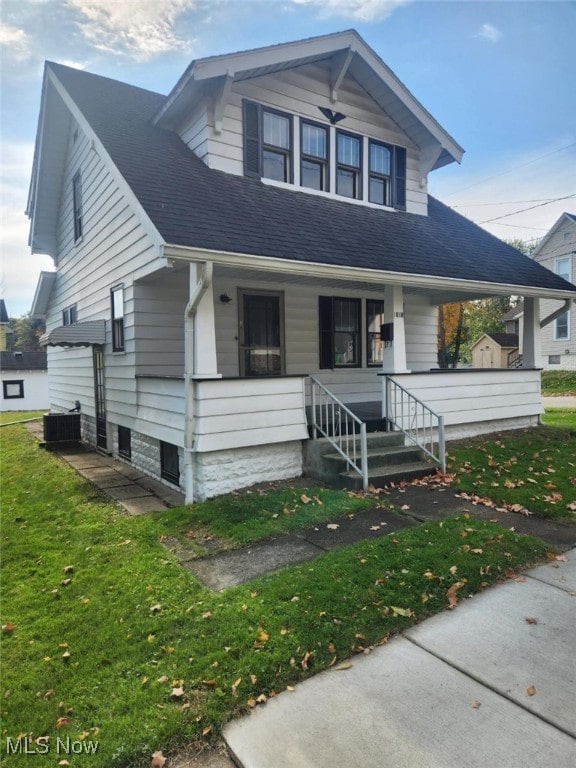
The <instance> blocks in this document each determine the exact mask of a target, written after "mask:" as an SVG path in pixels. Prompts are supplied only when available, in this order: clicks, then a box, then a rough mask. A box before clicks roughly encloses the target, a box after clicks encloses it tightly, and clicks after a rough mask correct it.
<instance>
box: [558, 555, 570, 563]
mask: <svg viewBox="0 0 576 768" xmlns="http://www.w3.org/2000/svg"><path fill="white" fill-rule="evenodd" d="M556 560H560V562H562V563H567V562H568V558H567V557H566V555H556Z"/></svg>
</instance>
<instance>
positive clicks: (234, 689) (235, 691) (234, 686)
mask: <svg viewBox="0 0 576 768" xmlns="http://www.w3.org/2000/svg"><path fill="white" fill-rule="evenodd" d="M241 682H242V678H241V677H239V678H238V679H237V680H236V681H235V682H234V683H233V684H232V696H238V686H239V685H240V683H241Z"/></svg>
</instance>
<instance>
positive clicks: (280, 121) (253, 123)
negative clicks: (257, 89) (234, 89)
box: [244, 101, 292, 182]
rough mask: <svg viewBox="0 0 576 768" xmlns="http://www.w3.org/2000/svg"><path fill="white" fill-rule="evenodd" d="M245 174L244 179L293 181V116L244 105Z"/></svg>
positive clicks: (253, 104)
mask: <svg viewBox="0 0 576 768" xmlns="http://www.w3.org/2000/svg"><path fill="white" fill-rule="evenodd" d="M244 172H245V174H246V175H247V176H256V177H257V178H265V179H273V180H274V181H284V182H290V181H292V116H291V115H288V114H285V113H284V112H279V111H277V110H275V109H268V108H267V107H263V106H262V105H260V104H255V103H254V102H252V101H245V102H244Z"/></svg>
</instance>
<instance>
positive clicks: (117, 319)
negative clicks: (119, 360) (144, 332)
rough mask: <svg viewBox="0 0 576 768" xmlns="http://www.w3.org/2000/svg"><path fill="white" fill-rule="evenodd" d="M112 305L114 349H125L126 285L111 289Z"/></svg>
mask: <svg viewBox="0 0 576 768" xmlns="http://www.w3.org/2000/svg"><path fill="white" fill-rule="evenodd" d="M110 298H111V305H112V350H113V351H114V352H123V351H124V286H122V285H119V286H117V287H116V288H112V290H111V291H110Z"/></svg>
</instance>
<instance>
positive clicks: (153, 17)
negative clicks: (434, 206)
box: [0, 0, 576, 317]
mask: <svg viewBox="0 0 576 768" xmlns="http://www.w3.org/2000/svg"><path fill="white" fill-rule="evenodd" d="M0 13H1V26H0V48H1V55H2V59H1V65H2V67H1V75H0V76H1V86H2V90H1V98H2V103H1V107H2V118H1V120H2V146H1V156H0V166H1V167H0V172H1V178H2V231H1V237H2V242H1V248H2V262H3V264H2V266H3V278H2V296H3V297H4V298H5V299H6V303H7V307H8V311H9V314H10V315H11V316H15V317H17V316H20V315H22V314H24V313H26V312H27V311H29V309H30V305H31V301H32V297H33V295H34V289H35V286H36V281H37V277H38V273H39V271H40V270H41V269H50V268H51V267H52V263H51V260H50V259H49V258H48V257H42V256H32V255H31V254H30V250H29V248H28V245H27V241H28V221H27V218H26V217H25V215H24V210H25V207H26V200H27V192H28V183H29V177H30V169H31V164H32V152H33V145H34V137H35V132H36V123H37V119H38V111H39V105H40V90H41V83H42V69H43V63H44V60H45V59H50V60H53V61H58V62H61V63H64V64H68V65H70V66H76V67H80V68H83V69H86V70H88V71H90V72H94V73H96V74H101V75H106V76H108V77H113V78H117V79H119V80H123V81H125V82H129V83H132V84H134V85H139V86H141V87H145V88H149V89H151V90H157V91H159V92H162V93H167V92H168V91H169V90H170V89H171V88H172V86H173V85H174V84H175V82H176V80H177V79H178V77H179V76H180V75H181V74H182V72H183V71H184V69H185V67H186V66H187V65H188V64H189V62H190V61H191V60H192V59H194V58H201V57H204V56H212V55H216V54H220V53H229V52H231V51H237V50H244V49H248V48H254V47H258V46H263V45H272V44H275V43H281V42H288V41H290V40H297V39H301V38H305V37H310V36H314V35H321V34H327V33H329V32H336V31H340V30H343V29H349V28H355V29H356V30H357V31H358V32H359V33H360V34H361V35H362V37H364V39H365V40H366V42H367V43H368V44H369V45H371V46H372V47H373V48H374V50H375V51H376V52H377V53H378V54H379V55H380V57H381V58H382V59H383V60H384V61H385V62H386V63H387V64H388V66H390V67H391V68H392V69H393V70H394V72H395V73H396V75H397V76H398V77H399V78H400V80H402V81H403V82H404V84H405V85H406V86H407V87H408V88H409V89H410V90H411V91H412V93H413V94H414V95H415V96H416V97H417V98H418V99H419V100H420V101H421V102H422V104H423V105H424V106H425V107H426V108H427V109H428V111H429V112H431V113H432V115H434V117H435V118H436V119H437V120H438V121H439V122H440V123H441V124H442V125H443V127H444V128H445V129H446V130H447V131H448V132H449V133H450V134H451V135H452V136H453V137H454V138H455V139H456V141H458V142H459V143H460V144H461V145H462V146H463V147H464V149H465V150H466V154H465V155H464V160H463V163H462V165H461V166H458V165H456V164H453V165H451V166H450V167H448V168H444V169H441V170H439V171H436V172H434V173H433V174H431V176H430V180H429V181H430V191H431V192H432V194H434V195H436V196H437V197H439V198H440V199H441V200H443V201H444V202H446V203H447V204H449V205H452V206H454V207H456V209H457V210H458V211H460V212H461V213H464V214H465V215H467V216H468V217H469V218H470V219H472V220H473V221H476V222H478V223H480V224H481V225H482V226H484V227H485V228H486V229H488V230H489V231H490V232H492V233H493V234H495V235H497V236H498V237H501V238H503V239H508V238H514V237H519V238H521V239H523V240H531V239H533V238H537V237H541V236H542V235H543V234H545V232H546V231H547V230H548V229H549V228H550V227H551V226H552V225H553V224H554V222H555V221H556V220H557V219H558V217H559V215H560V214H561V213H562V212H563V211H570V212H576V97H575V95H574V83H575V82H576V56H575V55H574V41H575V40H576V3H575V2H556V1H555V0H546V1H542V0H534V1H533V2H530V1H528V0H524V1H523V2H514V1H510V2H508V1H507V0H493V1H492V2H473V1H472V0H454V1H449V0H446V1H445V2H437V1H436V0H2V4H1V6H0ZM570 196H571V197H570ZM558 198H567V199H564V200H559V199H558ZM551 200H555V201H556V202H548V201H551ZM525 208H530V209H531V210H528V211H525V212H523V213H517V211H520V210H521V209H525ZM510 214H512V215H510ZM502 217H504V218H502ZM495 218H496V219H497V220H496V221H489V220H490V219H495Z"/></svg>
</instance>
